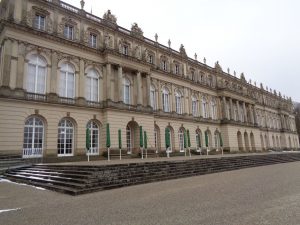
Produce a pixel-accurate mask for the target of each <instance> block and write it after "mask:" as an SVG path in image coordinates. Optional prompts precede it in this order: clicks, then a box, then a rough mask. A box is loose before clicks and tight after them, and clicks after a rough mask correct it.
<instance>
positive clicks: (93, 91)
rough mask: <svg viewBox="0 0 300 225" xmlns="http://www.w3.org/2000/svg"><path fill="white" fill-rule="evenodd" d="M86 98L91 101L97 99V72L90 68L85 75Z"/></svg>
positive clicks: (96, 100)
mask: <svg viewBox="0 0 300 225" xmlns="http://www.w3.org/2000/svg"><path fill="white" fill-rule="evenodd" d="M85 81H86V86H85V88H86V90H85V92H86V99H87V100H88V101H92V102H98V101H99V74H98V72H97V71H96V70H95V69H90V70H89V71H88V73H87V76H86V79H85Z"/></svg>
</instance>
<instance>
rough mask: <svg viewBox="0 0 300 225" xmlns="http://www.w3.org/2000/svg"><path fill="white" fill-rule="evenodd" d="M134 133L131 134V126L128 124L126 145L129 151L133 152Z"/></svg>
mask: <svg viewBox="0 0 300 225" xmlns="http://www.w3.org/2000/svg"><path fill="white" fill-rule="evenodd" d="M132 141H133V140H132V135H131V128H130V127H129V126H128V125H127V127H126V146H127V152H128V153H131V151H132Z"/></svg>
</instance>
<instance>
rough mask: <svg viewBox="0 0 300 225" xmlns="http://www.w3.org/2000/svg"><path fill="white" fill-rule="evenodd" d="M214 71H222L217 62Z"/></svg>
mask: <svg viewBox="0 0 300 225" xmlns="http://www.w3.org/2000/svg"><path fill="white" fill-rule="evenodd" d="M215 69H216V71H218V72H222V71H223V70H222V67H221V66H220V64H219V61H217V62H216V63H215Z"/></svg>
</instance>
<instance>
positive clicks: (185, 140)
mask: <svg viewBox="0 0 300 225" xmlns="http://www.w3.org/2000/svg"><path fill="white" fill-rule="evenodd" d="M183 146H184V148H186V147H187V137H186V130H184V132H183Z"/></svg>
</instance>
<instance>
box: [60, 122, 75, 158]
mask: <svg viewBox="0 0 300 225" xmlns="http://www.w3.org/2000/svg"><path fill="white" fill-rule="evenodd" d="M73 149H74V124H73V123H72V121H71V120H69V119H66V118H65V119H62V120H61V121H60V122H59V124H58V140H57V153H58V156H72V155H73Z"/></svg>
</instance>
